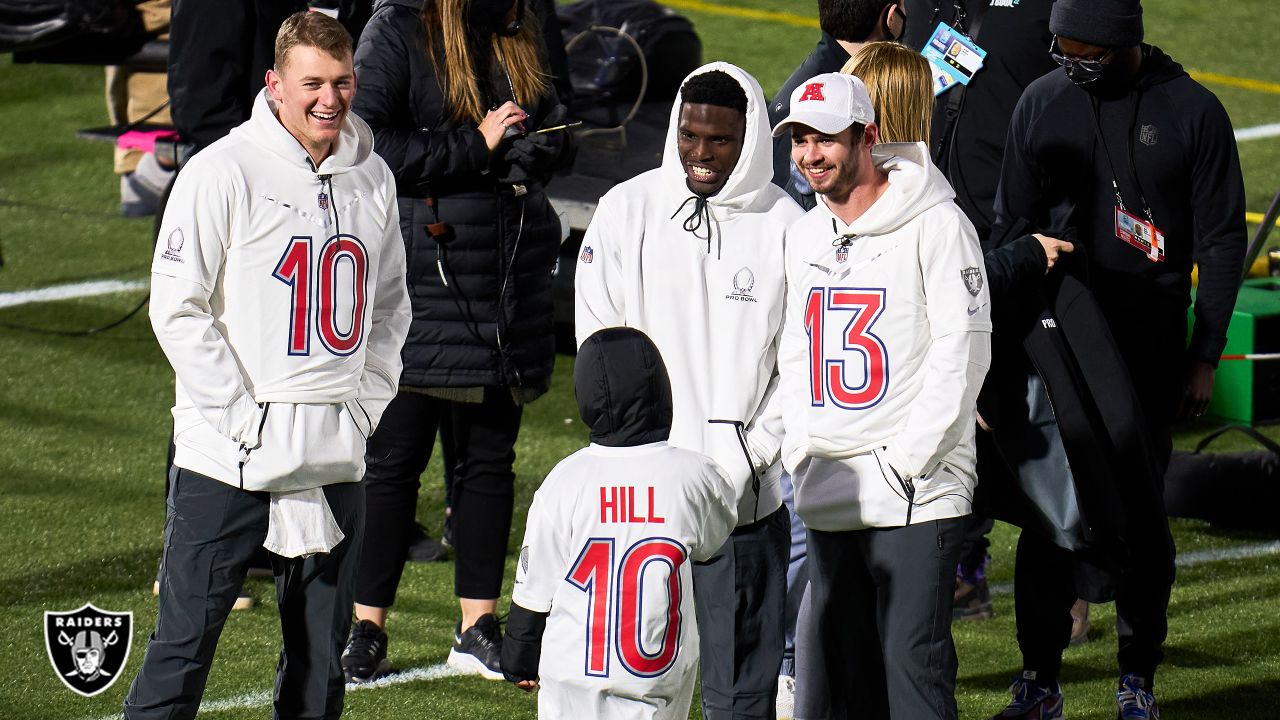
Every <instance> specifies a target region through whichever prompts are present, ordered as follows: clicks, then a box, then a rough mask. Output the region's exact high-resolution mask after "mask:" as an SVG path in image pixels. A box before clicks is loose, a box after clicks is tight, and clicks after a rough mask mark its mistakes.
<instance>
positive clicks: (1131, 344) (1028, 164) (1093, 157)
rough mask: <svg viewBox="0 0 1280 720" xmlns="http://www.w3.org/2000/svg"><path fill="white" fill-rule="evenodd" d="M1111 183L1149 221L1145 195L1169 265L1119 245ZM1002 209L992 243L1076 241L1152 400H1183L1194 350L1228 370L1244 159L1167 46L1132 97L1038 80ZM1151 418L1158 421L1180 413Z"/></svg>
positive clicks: (1007, 171) (1012, 154) (1216, 110)
mask: <svg viewBox="0 0 1280 720" xmlns="http://www.w3.org/2000/svg"><path fill="white" fill-rule="evenodd" d="M1104 80H1105V78H1104ZM1099 82H1100V83H1102V82H1104V81H1102V80H1100V81H1099ZM1113 170H1114V174H1113ZM1113 178H1114V179H1115V181H1116V183H1117V184H1118V186H1119V192H1120V193H1121V195H1122V196H1123V198H1124V201H1125V207H1126V208H1127V209H1128V210H1129V212H1132V213H1134V214H1136V215H1139V216H1141V215H1143V214H1144V213H1143V202H1142V198H1144V197H1145V199H1146V202H1147V204H1148V205H1149V206H1150V209H1151V212H1152V214H1153V217H1154V219H1155V224H1156V226H1157V227H1158V228H1159V229H1160V230H1161V231H1162V232H1163V233H1164V237H1165V243H1166V246H1167V249H1166V256H1165V260H1164V262H1158V263H1157V262H1152V261H1150V260H1148V259H1147V257H1146V255H1145V254H1144V253H1143V252H1141V251H1139V250H1137V249H1135V248H1133V247H1132V246H1130V245H1128V244H1127V243H1125V242H1124V241H1122V240H1120V239H1118V238H1117V237H1116V234H1115V222H1116V221H1115V205H1116V200H1115V190H1113V188H1112V179H1113ZM995 210H996V215H997V228H996V229H995V230H994V231H993V237H995V236H999V235H1000V228H1002V227H1003V228H1008V227H1010V226H1014V225H1017V224H1018V223H1019V222H1020V221H1023V222H1026V223H1029V225H1030V226H1031V228H1032V229H1034V230H1037V231H1040V232H1045V233H1046V234H1049V235H1052V236H1056V237H1063V235H1062V233H1070V232H1073V231H1074V232H1075V237H1074V238H1073V239H1074V240H1075V241H1077V242H1078V243H1080V244H1081V245H1082V246H1083V249H1085V250H1087V252H1088V256H1089V263H1088V264H1089V267H1088V275H1089V278H1090V281H1091V282H1090V289H1091V290H1092V291H1093V293H1094V295H1095V296H1097V298H1098V301H1099V303H1100V305H1101V307H1102V308H1103V311H1104V313H1105V315H1106V319H1107V323H1108V325H1109V326H1110V328H1111V331H1112V334H1113V335H1114V336H1115V338H1116V341H1117V343H1118V344H1119V346H1120V351H1121V353H1122V355H1124V357H1125V359H1126V362H1127V363H1128V364H1129V366H1130V368H1137V367H1139V366H1142V367H1143V372H1141V373H1138V372H1135V373H1134V381H1135V384H1136V386H1137V387H1138V390H1139V396H1141V397H1143V399H1144V403H1147V401H1148V400H1149V399H1151V398H1153V397H1160V396H1172V395H1173V392H1174V390H1175V389H1176V383H1177V382H1178V381H1179V380H1180V378H1181V372H1182V369H1183V364H1182V360H1181V358H1182V356H1183V348H1184V347H1186V348H1187V350H1186V352H1187V353H1188V354H1189V356H1190V358H1191V359H1197V360H1203V361H1205V362H1208V363H1210V364H1212V365H1216V364H1217V362H1218V357H1219V355H1220V353H1221V352H1222V348H1223V345H1224V344H1225V343H1226V334H1227V323H1228V321H1229V320H1230V317H1231V312H1232V310H1233V308H1234V306H1235V298H1236V291H1237V289H1238V287H1239V281H1240V271H1241V267H1242V263H1243V259H1244V252H1245V247H1246V236H1245V224H1244V183H1243V179H1242V177H1241V174H1240V161H1239V157H1238V155H1237V153H1236V146H1235V138H1234V135H1233V133H1232V129H1231V121H1230V119H1229V118H1228V117H1227V114H1226V111H1225V110H1224V109H1223V107H1222V104H1221V103H1220V102H1219V101H1218V99H1217V98H1216V97H1215V96H1214V95H1213V94H1212V93H1210V92H1209V91H1208V90H1206V89H1205V88H1203V87H1202V86H1200V85H1199V84H1198V83H1196V82H1195V81H1194V80H1192V79H1191V78H1190V77H1189V76H1188V75H1187V74H1186V72H1184V71H1183V69H1182V67H1181V66H1180V65H1178V64H1177V63H1176V62H1174V61H1173V60H1171V59H1170V58H1169V57H1168V56H1166V55H1165V54H1164V53H1163V52H1161V51H1160V49H1159V48H1155V47H1152V46H1149V45H1143V46H1142V66H1141V69H1140V71H1139V73H1138V76H1137V77H1136V79H1135V80H1134V81H1133V82H1132V84H1131V87H1129V88H1128V89H1127V90H1126V89H1120V90H1117V91H1113V92H1112V93H1109V94H1107V93H1104V92H1102V91H1101V90H1097V91H1095V92H1089V91H1086V90H1085V89H1084V88H1082V87H1077V86H1076V85H1074V84H1073V83H1072V82H1071V80H1070V79H1069V78H1068V77H1067V76H1066V73H1064V72H1062V71H1061V70H1057V71H1053V72H1050V73H1048V74H1046V75H1045V76H1043V77H1041V78H1040V79H1038V80H1036V81H1035V82H1034V83H1032V84H1031V86H1030V87H1028V88H1027V91H1026V92H1025V93H1024V94H1023V96H1022V98H1021V99H1020V100H1019V102H1018V105H1017V107H1016V109H1015V111H1014V116H1013V119H1012V121H1011V122H1010V129H1009V138H1008V142H1007V145H1006V148H1005V155H1004V167H1003V171H1002V174H1001V180H1000V188H999V190H998V192H997V197H996V207H995ZM1193 261H1194V262H1196V263H1198V264H1199V290H1198V292H1197V295H1196V304H1195V323H1194V328H1193V330H1192V333H1191V339H1190V345H1189V347H1187V345H1186V343H1185V340H1186V326H1187V320H1186V311H1187V307H1188V305H1189V304H1190V289H1191V267H1192V262H1193ZM1161 402H1162V404H1168V403H1167V402H1165V401H1161ZM1148 410H1149V411H1151V414H1152V415H1153V417H1149V418H1148V419H1149V420H1154V421H1155V422H1156V424H1157V425H1159V424H1162V423H1167V422H1168V419H1167V415H1168V413H1169V412H1170V411H1171V405H1170V406H1169V407H1162V408H1160V409H1158V410H1157V409H1156V408H1154V407H1151V408H1148Z"/></svg>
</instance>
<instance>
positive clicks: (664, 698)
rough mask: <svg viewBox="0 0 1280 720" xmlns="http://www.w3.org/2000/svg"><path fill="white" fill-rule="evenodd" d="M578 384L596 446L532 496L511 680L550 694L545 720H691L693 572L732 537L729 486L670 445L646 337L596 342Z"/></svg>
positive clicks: (582, 353) (617, 335) (709, 466)
mask: <svg viewBox="0 0 1280 720" xmlns="http://www.w3.org/2000/svg"><path fill="white" fill-rule="evenodd" d="M574 388H575V390H576V392H577V397H578V407H579V409H580V411H581V413H582V419H583V421H584V422H586V424H587V426H588V427H590V429H591V445H590V446H588V447H586V448H583V449H582V450H579V451H578V452H576V453H574V454H573V455H570V456H569V457H568V458H565V459H564V460H563V461H561V462H560V464H559V465H557V466H556V467H555V469H554V470H552V471H551V474H549V475H548V476H547V479H546V480H545V481H544V482H543V484H542V487H541V488H539V490H538V492H537V494H536V495H535V496H534V499H533V505H532V506H531V507H530V509H529V517H528V521H527V525H526V529H525V537H524V543H523V546H522V547H521V550H520V561H519V564H518V566H517V567H516V581H515V582H516V585H515V590H514V591H513V593H512V606H511V614H510V617H509V620H508V622H507V631H506V632H507V634H506V637H505V639H504V640H503V650H502V669H503V672H504V673H505V674H506V677H507V679H508V680H511V681H512V682H516V683H517V684H519V685H520V687H522V688H524V689H527V690H532V689H534V688H540V692H539V696H538V716H539V717H543V718H552V717H567V716H570V715H573V716H576V717H601V718H603V717H607V718H637V719H639V718H646V719H647V718H681V719H683V718H686V717H688V715H689V706H690V703H691V702H692V699H693V683H694V678H695V676H696V671H697V667H698V628H697V622H696V620H695V618H694V613H693V582H692V573H691V570H690V564H691V563H692V562H693V561H695V560H705V559H706V558H707V557H709V556H711V555H712V554H713V553H714V552H715V551H716V550H717V549H718V548H719V547H720V546H721V545H722V544H724V542H725V539H726V538H727V537H728V535H729V532H730V531H731V530H732V529H733V527H734V524H735V522H736V520H737V512H736V509H735V506H734V502H733V499H734V498H733V493H732V491H731V488H730V485H729V480H728V478H727V476H726V475H725V474H724V472H723V471H722V470H721V469H720V467H719V466H717V465H716V464H715V462H714V461H712V460H711V459H710V458H708V457H706V456H704V455H701V454H699V453H696V452H692V451H689V450H682V449H678V448H674V447H671V446H670V445H668V444H667V442H666V441H667V436H668V435H669V434H670V431H671V412H672V411H671V384H670V381H669V380H668V378H667V371H666V368H665V366H664V365H663V363H662V357H661V356H660V355H659V354H658V349H657V348H656V347H655V346H654V345H653V342H652V341H650V340H649V338H648V337H647V336H645V335H644V333H641V332H640V331H638V330H635V329H632V328H607V329H604V330H600V331H599V332H596V333H595V334H593V335H592V336H591V337H590V338H588V339H587V340H586V342H584V343H583V345H582V347H581V348H580V349H579V351H578V360H577V366H576V369H575V371H574Z"/></svg>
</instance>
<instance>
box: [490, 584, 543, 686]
mask: <svg viewBox="0 0 1280 720" xmlns="http://www.w3.org/2000/svg"><path fill="white" fill-rule="evenodd" d="M548 615H550V613H541V612H534V611H533V610H528V609H526V608H523V607H520V606H519V605H517V604H515V603H511V612H510V613H509V614H508V615H507V634H506V637H504V638H503V639H502V674H503V676H504V677H506V679H507V680H509V681H510V682H520V681H522V680H537V679H538V656H539V655H540V654H541V652H542V633H543V632H544V631H545V630H546V627H547V616H548Z"/></svg>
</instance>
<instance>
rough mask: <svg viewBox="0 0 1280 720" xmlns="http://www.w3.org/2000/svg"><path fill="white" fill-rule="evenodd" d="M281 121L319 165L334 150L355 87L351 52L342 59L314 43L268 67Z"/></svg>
mask: <svg viewBox="0 0 1280 720" xmlns="http://www.w3.org/2000/svg"><path fill="white" fill-rule="evenodd" d="M267 89H268V91H269V92H270V93H271V97H272V98H273V99H274V100H275V101H276V113H277V117H279V118H280V124H281V125H284V128H285V129H286V130H288V131H289V134H290V135H293V136H294V137H295V138H297V140H298V142H300V143H302V146H303V147H304V148H306V149H307V153H308V154H310V155H311V159H312V160H313V161H314V162H315V163H316V165H319V164H320V163H321V161H323V160H324V159H325V158H326V157H328V156H329V155H330V153H332V152H333V145H334V143H335V142H336V141H337V139H338V135H339V133H341V132H342V122H343V120H345V119H346V117H347V111H348V109H350V107H351V98H352V97H353V96H354V95H355V91H356V76H355V70H354V69H353V68H352V65H351V55H349V54H348V55H346V56H345V57H343V58H341V59H339V58H335V57H333V56H332V55H330V54H328V53H326V52H324V51H323V50H320V49H318V48H314V47H311V46H310V45H298V46H296V47H294V48H293V49H291V50H289V54H288V56H287V59H286V62H285V63H284V66H283V67H281V68H279V69H278V70H277V69H272V70H268V71H267Z"/></svg>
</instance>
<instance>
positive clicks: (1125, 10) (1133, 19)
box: [1049, 0, 1142, 48]
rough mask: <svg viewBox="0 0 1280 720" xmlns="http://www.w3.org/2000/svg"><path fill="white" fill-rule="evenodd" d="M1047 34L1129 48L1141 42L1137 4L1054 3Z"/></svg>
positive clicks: (1099, 0)
mask: <svg viewBox="0 0 1280 720" xmlns="http://www.w3.org/2000/svg"><path fill="white" fill-rule="evenodd" d="M1049 32H1051V33H1053V34H1054V35H1057V36H1059V37H1064V38H1068V39H1071V40H1076V41H1078V42H1082V43H1088V44H1090V45H1099V46H1101V47H1108V48H1112V47H1133V46H1134V45H1137V44H1139V43H1141V42H1142V4H1141V3H1140V2H1138V0H1057V2H1055V3H1054V4H1053V11H1052V12H1051V13H1050V15H1049Z"/></svg>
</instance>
